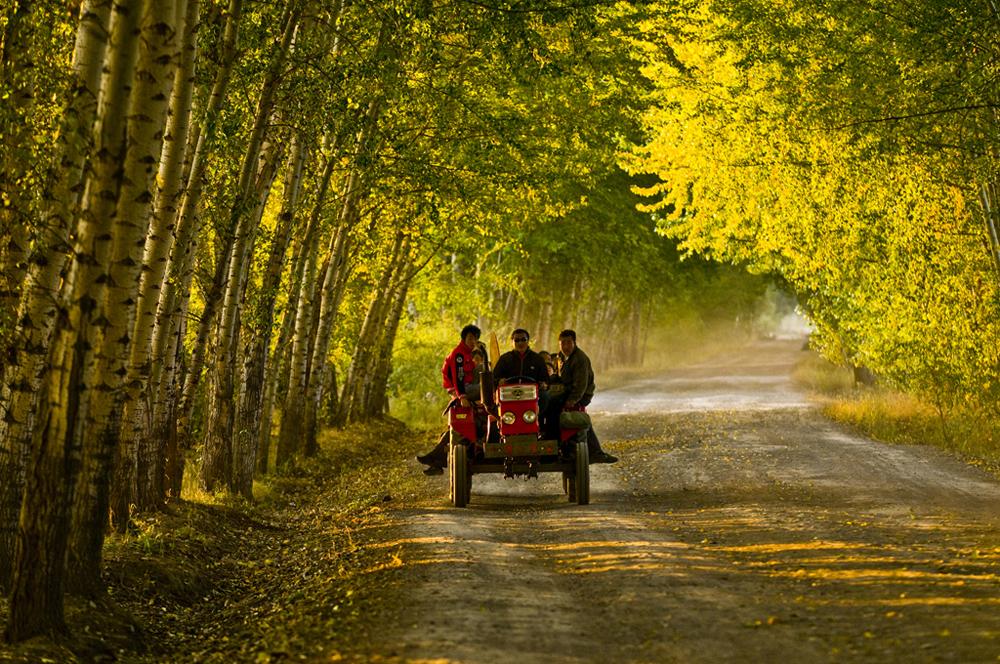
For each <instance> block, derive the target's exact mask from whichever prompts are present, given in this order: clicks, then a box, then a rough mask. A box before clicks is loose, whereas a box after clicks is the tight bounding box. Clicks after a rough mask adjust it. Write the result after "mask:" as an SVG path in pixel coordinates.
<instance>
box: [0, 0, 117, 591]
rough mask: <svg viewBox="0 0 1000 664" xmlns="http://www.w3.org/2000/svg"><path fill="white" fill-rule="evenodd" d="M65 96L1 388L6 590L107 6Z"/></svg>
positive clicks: (84, 16)
mask: <svg viewBox="0 0 1000 664" xmlns="http://www.w3.org/2000/svg"><path fill="white" fill-rule="evenodd" d="M80 11H81V14H80V24H79V27H78V28H77V34H76V48H75V51H74V60H73V82H72V87H71V90H70V99H69V102H68V104H67V108H66V111H65V113H64V114H63V118H62V121H61V127H60V134H59V143H58V145H57V154H58V159H57V162H58V163H59V164H60V166H61V167H60V168H58V169H57V170H55V171H53V172H52V173H51V174H50V175H49V177H48V182H47V184H46V195H45V197H44V198H45V201H46V203H45V205H44V207H43V209H42V211H41V219H40V222H41V227H42V228H43V229H44V233H43V235H42V236H41V237H40V238H39V242H38V247H37V248H36V249H35V258H34V260H32V262H31V264H30V265H29V266H28V270H27V274H26V275H25V285H24V287H23V289H22V291H21V297H20V303H19V305H18V309H17V320H18V321H19V327H18V330H17V334H16V337H15V341H16V352H15V354H13V357H14V361H13V362H12V363H10V364H5V365H4V367H3V381H2V383H0V410H3V411H4V412H5V413H6V414H5V416H4V417H3V418H0V477H3V478H4V482H0V589H4V588H7V587H9V583H10V575H11V573H12V567H11V562H12V561H13V559H14V541H15V537H16V532H17V520H18V514H19V512H20V508H21V494H22V490H23V488H24V482H25V466H26V463H27V459H28V451H29V449H30V444H31V437H32V434H33V432H34V429H35V422H36V411H37V408H38V405H39V403H40V398H39V396H40V394H41V389H42V383H43V381H44V379H45V376H46V374H47V371H48V361H49V358H48V350H49V344H50V342H51V339H52V333H53V330H54V328H55V322H56V318H57V315H58V297H57V294H58V289H59V284H60V281H61V280H62V274H63V268H64V266H65V263H66V258H67V256H68V254H69V246H68V238H69V230H70V225H71V222H72V221H73V210H74V208H75V207H76V202H77V199H78V197H79V195H80V191H81V190H82V186H83V179H84V170H83V165H84V162H85V160H86V157H87V152H88V150H89V148H90V145H91V143H92V142H93V130H94V120H95V118H96V116H97V100H98V95H99V94H100V92H99V91H100V86H101V70H102V68H103V66H104V56H105V51H106V50H107V40H108V32H109V26H110V20H111V7H110V3H106V2H103V1H102V0H88V1H87V2H84V4H83V6H82V7H81V9H80Z"/></svg>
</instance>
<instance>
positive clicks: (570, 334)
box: [559, 330, 576, 343]
mask: <svg viewBox="0 0 1000 664" xmlns="http://www.w3.org/2000/svg"><path fill="white" fill-rule="evenodd" d="M564 337H569V338H570V339H572V340H573V343H576V332H574V331H573V330H563V331H562V332H560V333H559V338H560V339H562V338H564Z"/></svg>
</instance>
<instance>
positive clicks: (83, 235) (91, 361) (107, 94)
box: [7, 1, 146, 641]
mask: <svg viewBox="0 0 1000 664" xmlns="http://www.w3.org/2000/svg"><path fill="white" fill-rule="evenodd" d="M145 5H146V3H144V2H138V1H137V2H132V3H125V4H122V5H119V6H118V11H116V12H115V14H114V19H113V21H112V28H111V47H110V49H109V58H108V66H107V70H106V73H105V76H104V77H103V80H102V83H101V95H100V100H101V101H100V108H99V117H100V124H99V134H98V137H97V141H96V143H97V145H96V149H95V151H94V157H93V158H92V160H91V167H92V169H93V176H92V177H91V179H90V180H89V182H88V196H87V200H86V207H85V209H84V211H83V214H82V216H81V218H80V223H79V225H78V227H77V231H76V242H75V248H74V254H75V259H74V261H73V264H72V266H71V270H70V274H69V277H68V279H67V282H66V289H67V296H68V297H67V298H66V300H65V306H64V308H63V310H62V313H61V315H60V321H59V327H58V329H57V333H56V335H55V337H54V339H53V342H52V348H51V353H50V356H49V357H50V362H49V364H50V370H49V373H48V378H47V380H46V381H45V384H44V386H43V390H44V392H43V397H42V398H43V399H44V401H43V402H42V404H41V406H40V407H41V409H42V417H41V418H40V419H39V421H40V428H39V430H38V435H37V436H35V440H34V444H33V449H32V453H31V460H30V462H29V469H28V475H27V483H26V486H25V500H24V501H23V503H22V507H21V516H20V522H19V528H18V536H17V544H16V547H15V552H14V573H13V579H12V591H11V595H10V597H11V602H10V605H11V610H10V616H9V622H8V626H7V636H8V638H9V639H10V640H12V641H20V640H23V639H26V638H30V637H32V636H35V635H36V634H42V633H46V632H53V631H61V630H63V629H65V619H64V615H63V602H62V598H63V591H64V587H65V576H64V563H65V558H66V546H67V539H68V535H69V523H68V522H69V506H70V504H71V502H72V498H73V496H72V493H73V492H72V488H73V486H74V484H75V479H76V478H75V475H76V470H77V468H78V466H79V462H80V458H79V457H80V449H79V440H80V433H81V432H82V431H83V430H84V429H85V428H86V425H87V423H88V420H89V413H88V406H89V400H90V398H91V395H92V393H93V391H94V389H93V388H94V386H95V385H96V381H97V380H98V378H99V377H98V376H97V375H95V369H96V367H95V365H96V360H97V357H96V353H95V350H96V349H97V348H100V347H101V343H102V335H103V333H104V330H105V328H106V326H107V321H106V320H105V319H104V316H103V312H102V311H101V306H102V303H103V301H104V296H105V293H106V284H107V282H108V278H109V276H110V275H109V272H110V256H111V248H112V247H111V240H112V238H113V215H114V211H115V205H116V201H117V199H118V190H119V187H120V177H121V164H122V163H123V161H124V158H125V140H124V138H125V123H126V108H127V106H128V99H129V92H130V89H131V82H132V80H133V79H134V74H133V72H134V70H135V61H136V51H137V42H138V39H137V32H138V30H137V28H138V25H139V18H140V16H141V15H142V13H143V11H144V9H145Z"/></svg>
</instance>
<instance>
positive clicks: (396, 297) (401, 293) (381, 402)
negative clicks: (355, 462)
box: [359, 263, 412, 421]
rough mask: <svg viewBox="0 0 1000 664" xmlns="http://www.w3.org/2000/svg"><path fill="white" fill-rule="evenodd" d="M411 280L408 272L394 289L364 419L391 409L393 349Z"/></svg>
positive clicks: (405, 268)
mask: <svg viewBox="0 0 1000 664" xmlns="http://www.w3.org/2000/svg"><path fill="white" fill-rule="evenodd" d="M403 267H404V271H406V270H408V269H409V266H408V263H407V264H405V265H404V266H403ZM411 280H412V274H408V275H406V276H405V277H404V278H403V279H401V280H400V283H398V284H396V287H395V288H394V289H393V296H392V303H391V304H390V306H389V314H388V319H387V320H386V321H385V324H384V325H383V330H384V332H383V334H382V340H381V343H380V345H379V349H378V352H377V353H376V354H375V363H374V367H373V370H372V379H371V381H370V382H369V385H370V387H369V389H368V392H367V394H366V398H365V408H364V410H363V411H362V412H361V414H360V417H359V419H361V420H362V421H366V420H370V419H375V418H378V417H381V416H382V415H384V414H385V413H387V412H388V410H389V398H388V395H387V394H386V390H387V386H388V383H389V375H390V374H391V373H392V349H393V347H394V346H395V345H396V333H397V332H398V331H399V322H400V320H401V319H402V317H403V308H404V307H405V306H406V295H407V293H408V292H409V290H410V282H411Z"/></svg>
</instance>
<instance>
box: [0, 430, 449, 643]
mask: <svg viewBox="0 0 1000 664" xmlns="http://www.w3.org/2000/svg"><path fill="white" fill-rule="evenodd" d="M436 434H437V432H435V431H430V430H428V431H413V430H410V429H408V428H407V427H406V426H405V425H403V424H402V423H401V422H398V421H396V420H383V421H379V422H376V423H373V424H369V425H364V426H353V427H349V428H347V429H345V430H341V431H333V430H331V431H326V432H324V433H323V434H322V436H321V440H320V452H319V455H318V456H317V457H316V458H314V459H308V460H304V461H302V462H301V463H299V464H298V465H297V466H296V467H294V468H288V469H283V471H282V472H281V473H280V474H276V475H273V476H268V477H267V478H264V479H263V480H261V481H259V482H257V483H255V487H254V496H255V501H254V502H253V503H250V502H248V501H246V500H243V499H242V498H238V497H233V496H228V495H226V494H215V495H212V494H207V493H204V492H202V491H200V490H198V489H197V488H196V483H195V482H192V481H191V480H190V479H189V480H188V481H187V482H186V484H185V486H186V489H187V490H186V491H185V492H184V494H183V496H184V499H183V500H179V501H174V502H172V503H171V504H170V505H168V506H167V508H166V509H165V510H164V511H162V512H158V513H155V514H138V515H135V517H134V519H133V523H132V524H131V527H130V529H129V532H128V533H126V534H123V535H118V534H115V535H111V536H109V537H108V538H107V540H106V543H105V549H104V567H103V578H104V581H105V583H106V584H107V593H106V594H102V595H101V596H99V597H96V598H77V597H71V596H68V597H67V601H66V606H67V622H68V626H69V629H70V634H69V635H68V636H65V637H61V638H58V639H56V640H51V639H47V638H38V639H32V640H31V641H29V642H26V643H23V644H18V645H17V646H10V645H6V644H2V643H0V662H43V661H51V662H77V661H79V662H89V661H113V660H123V661H130V662H168V661H169V662H193V661H197V662H232V661H248V662H271V661H278V660H284V659H309V660H316V659H320V658H322V659H324V660H325V659H327V658H329V657H331V656H333V657H334V658H336V656H337V653H340V652H345V653H349V652H350V651H351V650H352V649H354V648H356V647H358V646H359V645H361V644H363V643H364V641H365V640H366V639H365V634H366V633H367V632H369V631H371V630H373V629H377V628H378V625H377V622H373V621H377V620H378V618H379V617H378V616H372V615H370V614H369V612H368V611H366V609H365V607H366V605H367V602H366V601H365V598H366V597H368V596H370V595H371V594H373V593H388V594H390V595H391V589H390V588H380V587H375V586H374V585H373V584H372V580H373V578H376V575H371V574H369V572H370V571H371V570H373V569H379V568H384V567H387V566H389V567H391V566H392V565H394V564H396V562H394V558H393V557H394V555H395V552H393V551H391V550H388V549H386V548H385V547H381V546H377V544H378V542H379V537H378V536H379V531H380V529H382V528H385V527H388V525H389V524H390V523H391V520H392V515H391V512H390V509H389V508H390V506H391V507H392V508H393V509H398V508H400V507H403V508H405V507H407V506H408V505H410V504H416V503H417V502H419V501H423V500H427V499H429V498H430V497H431V496H430V489H429V488H428V487H429V485H428V484H427V483H426V482H425V478H424V477H423V475H421V474H420V472H419V469H418V468H419V466H418V465H417V464H416V462H415V461H414V460H413V455H415V454H417V453H418V452H419V451H424V450H426V449H428V448H429V447H430V446H431V445H433V444H434V442H435V441H436V437H437V435H436ZM196 471H197V468H196V467H195V465H194V464H190V466H189V468H188V472H189V473H191V474H192V475H193V474H194V473H196ZM7 612H8V606H7V600H6V599H5V598H4V599H2V600H0V622H2V623H5V622H6V619H7Z"/></svg>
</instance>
